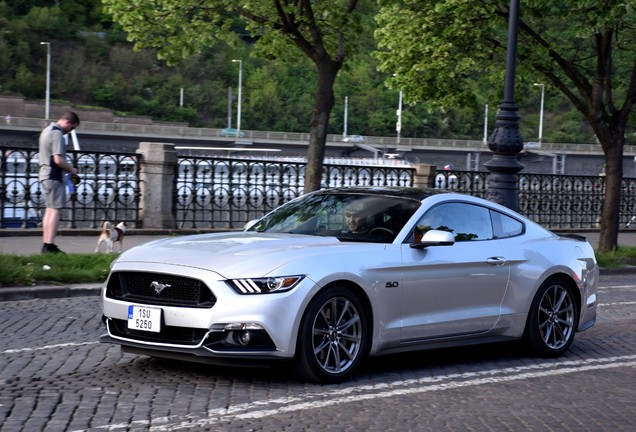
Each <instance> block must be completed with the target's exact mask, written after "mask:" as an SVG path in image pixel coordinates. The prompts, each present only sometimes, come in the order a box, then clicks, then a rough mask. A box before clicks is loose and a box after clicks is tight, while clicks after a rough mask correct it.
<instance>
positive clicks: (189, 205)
mask: <svg viewBox="0 0 636 432" xmlns="http://www.w3.org/2000/svg"><path fill="white" fill-rule="evenodd" d="M304 178H305V163H304V162H290V161H257V160H243V159H221V158H214V157H209V158H204V157H184V158H180V159H179V163H178V167H177V172H176V175H175V196H174V202H175V206H174V211H175V220H176V221H177V226H178V228H238V227H241V226H243V225H244V224H245V223H246V222H247V221H249V220H251V219H255V218H258V217H261V216H263V215H264V214H266V213H268V212H270V211H271V210H273V209H274V208H276V207H278V206H279V205H281V204H283V203H285V202H287V201H289V200H292V199H294V198H296V197H297V196H299V195H301V194H302V193H303V184H304ZM412 179H413V169H412V168H408V167H390V166H355V165H349V166H340V165H329V164H328V165H325V167H324V171H323V179H322V186H323V187H338V186H361V185H365V186H411V185H412V184H413V180H412Z"/></svg>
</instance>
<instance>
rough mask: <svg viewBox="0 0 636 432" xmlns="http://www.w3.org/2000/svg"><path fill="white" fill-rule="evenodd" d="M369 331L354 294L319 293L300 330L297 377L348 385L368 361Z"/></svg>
mask: <svg viewBox="0 0 636 432" xmlns="http://www.w3.org/2000/svg"><path fill="white" fill-rule="evenodd" d="M369 331H370V329H369V325H368V323H367V318H366V312H365V310H364V307H363V306H362V303H361V302H360V300H359V299H358V298H357V297H356V296H355V295H354V294H353V293H352V292H351V291H350V290H347V289H345V288H339V287H335V288H329V289H326V290H324V291H323V292H320V293H318V295H317V296H316V297H315V298H314V299H313V300H312V302H311V303H310V305H309V306H308V307H307V310H306V312H305V315H304V317H303V320H302V323H301V326H300V329H299V333H298V346H297V349H296V358H295V362H294V366H295V370H296V374H297V375H298V376H299V378H301V379H303V380H309V381H315V382H319V383H323V384H331V383H338V382H342V381H345V380H346V379H348V378H349V377H350V376H351V375H352V374H353V373H354V371H355V369H356V368H357V366H358V365H359V364H360V362H361V361H362V359H363V358H364V357H366V354H367V352H368V347H369V343H368V340H369Z"/></svg>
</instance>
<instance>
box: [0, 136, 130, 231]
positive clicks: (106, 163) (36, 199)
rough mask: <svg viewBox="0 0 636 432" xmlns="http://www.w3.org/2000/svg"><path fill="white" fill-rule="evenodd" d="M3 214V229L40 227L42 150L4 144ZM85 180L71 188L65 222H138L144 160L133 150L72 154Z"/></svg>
mask: <svg viewBox="0 0 636 432" xmlns="http://www.w3.org/2000/svg"><path fill="white" fill-rule="evenodd" d="M0 151H1V152H2V153H1V156H0V161H1V164H0V214H1V218H2V219H1V224H0V226H1V227H2V228H20V227H22V228H32V227H37V226H40V225H41V221H42V216H43V214H44V209H45V202H44V192H43V190H42V186H41V184H40V182H39V181H38V169H39V168H38V163H39V155H38V151H37V150H34V149H25V148H11V147H0ZM67 156H68V157H69V158H70V159H71V160H72V164H73V165H74V166H76V167H77V168H78V170H79V175H80V177H81V179H82V181H81V183H80V184H79V185H77V186H76V187H75V188H74V190H73V191H71V190H70V189H69V194H68V195H67V198H68V199H67V207H66V208H65V209H64V211H63V213H62V220H61V224H62V226H67V227H68V228H97V227H99V226H100V225H101V223H102V222H103V221H105V220H108V221H122V220H126V221H131V222H135V223H138V221H139V215H140V192H139V191H140V188H139V186H140V178H139V172H140V167H141V163H140V162H141V158H140V156H139V155H137V154H134V153H132V154H129V153H107V152H104V153H95V152H90V153H89V152H82V151H78V152H70V153H69V154H68V155H67Z"/></svg>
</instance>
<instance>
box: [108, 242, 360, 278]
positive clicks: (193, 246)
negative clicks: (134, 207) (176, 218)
mask: <svg viewBox="0 0 636 432" xmlns="http://www.w3.org/2000/svg"><path fill="white" fill-rule="evenodd" d="M342 245H344V244H343V243H341V242H340V241H339V240H338V239H337V238H335V237H316V236H308V235H298V234H270V233H258V232H233V233H214V234H197V235H190V236H181V237H170V238H166V239H162V240H155V241H153V242H150V243H146V244H144V245H141V246H137V247H135V248H132V249H130V250H128V251H126V252H124V253H123V254H122V255H121V256H120V257H119V258H118V259H117V262H116V264H117V265H118V266H119V265H123V266H126V267H128V266H129V264H131V263H134V262H144V263H156V264H171V265H177V266H179V265H181V266H186V267H194V268H201V269H206V270H211V271H214V272H216V273H218V274H219V275H221V276H222V277H225V278H235V277H260V276H265V275H267V274H268V273H270V272H272V271H274V270H275V269H276V268H279V267H281V266H284V265H285V264H287V263H289V262H291V261H294V260H297V259H300V258H301V257H311V256H314V255H320V254H323V253H325V248H333V247H341V246H342ZM358 245H360V244H358Z"/></svg>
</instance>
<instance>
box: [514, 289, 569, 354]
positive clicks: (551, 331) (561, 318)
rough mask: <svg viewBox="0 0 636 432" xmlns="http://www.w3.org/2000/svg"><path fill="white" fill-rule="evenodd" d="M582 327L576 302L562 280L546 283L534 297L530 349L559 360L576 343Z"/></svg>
mask: <svg viewBox="0 0 636 432" xmlns="http://www.w3.org/2000/svg"><path fill="white" fill-rule="evenodd" d="M578 324H579V314H578V307H577V304H576V300H575V298H574V295H573V293H572V290H571V288H570V287H569V286H568V284H567V283H565V282H564V281H563V280H562V279H561V278H550V279H548V280H546V281H545V282H544V283H543V284H542V285H541V287H539V290H538V291H537V294H536V295H535V297H534V300H533V301H532V306H531V307H530V312H529V313H528V321H527V323H526V331H525V339H526V343H527V344H528V346H529V348H530V349H531V350H532V351H533V352H534V353H535V354H537V355H540V356H542V357H559V356H560V355H562V354H563V353H565V352H566V351H567V349H568V348H569V347H570V345H571V344H572V341H573V340H574V334H575V333H576V329H577V327H578Z"/></svg>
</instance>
